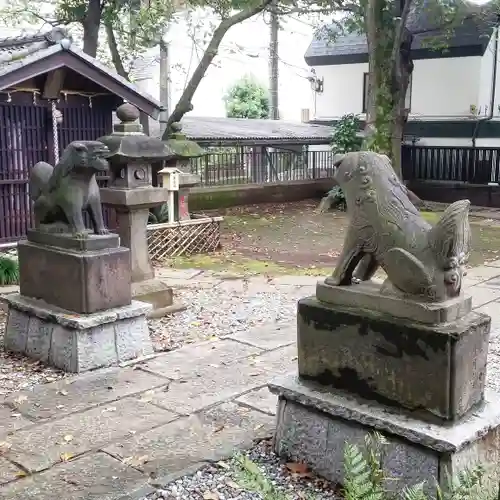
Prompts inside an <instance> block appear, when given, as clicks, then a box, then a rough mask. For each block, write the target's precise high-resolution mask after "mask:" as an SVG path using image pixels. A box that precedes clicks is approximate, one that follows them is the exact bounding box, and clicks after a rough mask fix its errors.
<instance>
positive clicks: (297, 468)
mask: <svg viewBox="0 0 500 500" xmlns="http://www.w3.org/2000/svg"><path fill="white" fill-rule="evenodd" d="M286 468H287V469H288V470H289V471H290V472H291V473H292V474H294V475H295V476H298V477H312V472H311V471H310V470H309V469H308V467H307V465H306V464H302V463H300V462H288V463H287V464H286Z"/></svg>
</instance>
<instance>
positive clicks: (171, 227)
mask: <svg viewBox="0 0 500 500" xmlns="http://www.w3.org/2000/svg"><path fill="white" fill-rule="evenodd" d="M221 221H222V217H205V218H203V219H192V220H188V221H180V222H174V223H172V224H169V223H166V224H151V225H148V249H149V256H150V257H151V260H161V259H164V258H166V257H178V256H181V255H193V254H198V253H209V252H213V251H215V250H217V249H218V248H219V247H220V223H221Z"/></svg>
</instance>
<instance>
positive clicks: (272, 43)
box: [269, 0, 279, 120]
mask: <svg viewBox="0 0 500 500" xmlns="http://www.w3.org/2000/svg"><path fill="white" fill-rule="evenodd" d="M269 24H270V40H269V118H271V120H279V103H278V96H279V93H278V78H279V66H278V33H279V18H278V13H277V9H276V1H274V0H273V3H272V4H271V19H270V23H269Z"/></svg>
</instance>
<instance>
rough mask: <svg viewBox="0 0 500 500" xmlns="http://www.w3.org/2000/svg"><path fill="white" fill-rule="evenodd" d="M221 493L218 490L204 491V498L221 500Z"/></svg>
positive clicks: (205, 499) (204, 499) (206, 499)
mask: <svg viewBox="0 0 500 500" xmlns="http://www.w3.org/2000/svg"><path fill="white" fill-rule="evenodd" d="M219 499H220V497H219V494H218V493H217V492H216V491H206V492H205V493H203V500H219Z"/></svg>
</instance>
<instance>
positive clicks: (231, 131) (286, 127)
mask: <svg viewBox="0 0 500 500" xmlns="http://www.w3.org/2000/svg"><path fill="white" fill-rule="evenodd" d="M181 125H182V133H183V134H185V135H186V137H187V138H188V139H191V140H194V141H197V142H202V143H205V144H206V143H221V144H222V143H239V144H242V143H247V144H250V143H251V144H253V145H258V144H260V145H265V144H268V145H272V144H295V145H298V144H328V143H329V142H330V140H331V133H332V129H331V127H328V126H325V125H315V124H311V123H300V122H299V123H293V122H285V121H281V120H261V119H255V120H253V119H245V118H211V117H209V118H205V117H195V116H185V117H184V118H183V119H182V121H181ZM150 135H151V136H156V137H159V136H160V135H161V134H160V129H159V123H158V122H156V121H155V122H153V121H151V122H150Z"/></svg>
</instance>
